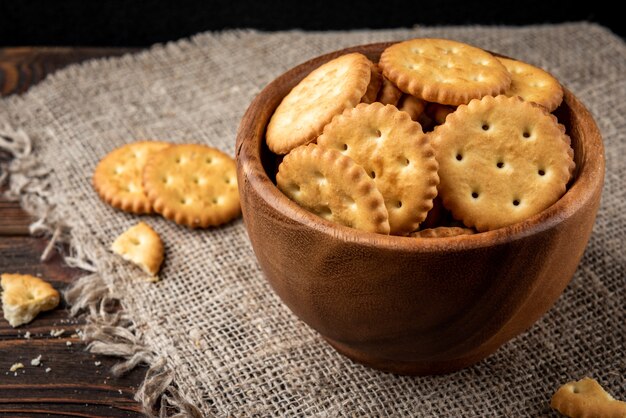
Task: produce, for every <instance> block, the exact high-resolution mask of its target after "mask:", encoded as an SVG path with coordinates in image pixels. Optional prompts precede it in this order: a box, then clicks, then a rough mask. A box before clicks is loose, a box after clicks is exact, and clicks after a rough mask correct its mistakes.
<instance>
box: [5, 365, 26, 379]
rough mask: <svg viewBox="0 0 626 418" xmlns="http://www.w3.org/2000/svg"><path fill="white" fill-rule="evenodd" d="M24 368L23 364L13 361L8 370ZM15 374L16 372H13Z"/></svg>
mask: <svg viewBox="0 0 626 418" xmlns="http://www.w3.org/2000/svg"><path fill="white" fill-rule="evenodd" d="M23 368H24V364H22V363H13V365H12V366H11V368H10V369H9V371H12V372H14V371H16V370H18V369H23ZM15 376H17V373H15Z"/></svg>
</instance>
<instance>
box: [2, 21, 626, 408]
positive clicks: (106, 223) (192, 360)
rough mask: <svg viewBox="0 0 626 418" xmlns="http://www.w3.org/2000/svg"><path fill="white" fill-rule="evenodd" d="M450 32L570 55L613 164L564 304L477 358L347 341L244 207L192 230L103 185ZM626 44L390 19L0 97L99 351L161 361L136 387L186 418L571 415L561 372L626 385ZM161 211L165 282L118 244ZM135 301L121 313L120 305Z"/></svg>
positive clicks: (106, 70)
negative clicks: (326, 59) (321, 82)
mask: <svg viewBox="0 0 626 418" xmlns="http://www.w3.org/2000/svg"><path fill="white" fill-rule="evenodd" d="M424 36H427V37H446V38H452V39H457V40H460V41H465V42H469V43H471V44H474V45H477V46H479V47H482V48H486V49H488V50H491V51H495V52H498V53H502V54H505V55H508V56H512V57H517V58H519V59H522V60H525V61H528V62H530V63H533V64H536V65H538V66H541V67H543V68H545V69H547V70H548V71H550V72H552V73H553V74H554V75H555V76H556V77H557V78H558V79H559V80H560V81H561V82H562V83H563V84H564V85H565V86H566V87H568V88H569V89H570V90H571V91H573V92H574V94H575V95H576V96H578V97H579V98H580V99H581V100H582V102H583V103H584V104H585V105H586V106H587V107H588V108H589V109H590V111H591V112H592V113H593V115H594V117H595V118H596V120H597V122H598V124H599V126H600V129H601V132H602V134H603V138H604V141H605V145H606V168H607V170H606V180H605V188H604V191H603V198H602V204H601V208H600V211H599V213H598V216H597V220H596V224H595V227H594V230H593V235H592V237H591V240H590V242H589V244H588V247H587V249H586V252H585V254H584V256H583V259H582V261H581V264H580V266H579V268H578V270H577V272H576V274H575V276H574V278H573V280H572V281H571V283H570V284H569V286H568V287H567V289H566V290H565V292H564V293H563V295H562V296H561V297H560V298H559V299H558V301H557V303H556V304H555V305H554V307H553V308H552V309H551V310H550V311H549V312H548V313H547V314H546V315H544V316H543V317H542V318H541V319H540V320H539V321H538V322H537V323H536V324H535V325H534V326H533V327H532V328H531V329H530V330H528V331H527V332H525V333H523V334H522V335H520V336H518V337H516V338H515V339H513V340H512V341H510V342H508V343H507V344H505V345H504V346H502V347H501V348H500V349H499V350H498V351H497V352H496V353H495V354H493V355H492V356H490V357H489V358H487V359H485V360H484V361H481V362H480V363H478V364H476V365H474V366H472V367H469V368H467V369H464V370H461V371H458V372H455V373H452V374H448V375H443V376H434V377H401V376H395V375H392V374H387V373H383V372H379V371H375V370H371V369H369V368H366V367H364V366H361V365H358V364H355V363H353V362H352V361H350V360H348V359H347V358H345V357H343V356H341V355H339V354H337V353H336V352H335V351H334V350H333V349H332V348H331V347H330V346H329V345H327V344H326V343H325V342H324V341H323V340H322V339H321V337H320V336H319V335H318V334H317V333H316V332H315V331H313V330H312V329H310V328H309V327H308V326H306V325H305V324H304V323H303V322H301V321H300V320H299V319H297V318H296V317H295V316H294V315H293V314H292V313H291V312H290V311H289V310H288V309H287V308H286V307H285V306H284V305H283V304H282V303H281V301H280V300H279V299H278V297H277V296H276V295H275V294H274V293H273V292H272V290H271V288H270V287H269V285H268V283H267V282H266V280H265V279H264V277H263V274H262V272H261V271H260V269H259V267H258V265H257V262H256V260H255V257H254V254H253V252H252V249H251V247H250V244H249V241H248V237H247V235H246V231H245V227H244V225H243V223H242V221H241V220H237V221H235V222H234V223H231V224H228V225H227V226H224V227H220V228H215V229H210V230H203V231H193V230H189V229H187V228H184V227H180V226H177V225H175V224H174V223H173V222H170V221H166V220H164V219H162V218H160V217H158V216H142V217H138V216H133V215H129V214H125V213H122V212H120V211H117V210H114V209H112V208H111V207H109V206H107V205H106V204H104V203H103V202H102V201H101V200H100V199H99V198H98V197H97V195H96V194H95V192H94V190H93V188H92V185H91V175H92V173H93V170H94V167H95V165H96V163H97V162H98V161H99V160H100V159H101V158H102V157H103V156H104V155H105V154H106V153H108V152H109V151H111V150H112V149H114V148H115V147H118V146H120V145H122V144H124V143H127V142H131V141H135V140H138V139H145V138H153V139H163V140H168V141H172V142H180V143H182V142H195V143H204V144H209V145H212V146H215V147H217V148H219V149H221V150H223V151H225V152H227V153H230V154H231V155H234V146H235V133H236V130H237V127H238V124H239V121H240V119H241V117H242V115H243V113H244V111H245V110H246V108H247V106H248V105H249V103H250V102H251V100H252V99H253V97H254V96H255V94H257V93H258V92H259V91H260V90H261V89H262V88H263V87H264V86H265V85H266V84H267V83H268V82H270V81H271V80H272V79H274V78H275V77H276V76H278V75H279V74H281V73H282V72H284V71H285V70H287V69H289V68H290V67H292V66H294V65H295V64H298V63H301V62H303V61H305V60H307V59H309V58H312V57H314V56H317V55H319V54H322V53H325V52H329V51H332V50H335V49H338V48H341V47H346V46H351V45H357V44H365V43H371V42H378V41H389V40H400V39H406V38H410V37H424ZM625 74H626V46H625V44H624V42H623V41H622V40H621V39H620V38H618V37H616V36H615V35H614V34H612V33H611V32H609V31H608V30H606V29H605V28H602V27H600V26H597V25H594V24H591V23H587V22H579V23H568V24H561V25H536V26H526V27H515V28H512V27H476V26H471V27H437V28H419V27H418V28H413V29H398V30H381V31H370V30H367V31H366V30H363V31H346V32H324V33H322V32H319V33H306V32H301V31H287V32H278V33H261V32H256V31H247V30H243V31H228V32H221V33H203V34H199V35H197V36H194V37H192V38H190V39H185V40H181V41H178V42H175V43H171V44H166V45H157V46H154V47H152V48H150V49H149V50H146V51H144V52H140V53H137V54H134V55H127V56H123V57H120V58H114V59H100V60H95V61H91V62H87V63H85V64H82V65H74V66H71V67H68V68H66V69H65V70H62V71H60V72H58V73H56V74H55V75H53V76H51V77H49V78H48V79H47V80H46V81H44V82H43V83H41V84H40V85H38V86H36V87H34V88H32V89H31V91H30V92H28V93H27V94H25V95H24V96H22V97H13V98H9V99H6V100H4V101H1V102H0V131H1V132H0V137H2V139H0V144H1V146H2V148H4V149H7V150H10V151H11V152H12V153H13V154H14V155H15V158H14V159H13V160H12V161H11V162H10V163H5V164H4V166H3V171H2V173H3V177H4V179H5V180H6V179H7V178H8V183H9V185H10V193H11V194H12V195H14V196H15V197H16V198H19V199H20V200H21V203H22V205H23V206H24V207H25V208H26V209H27V210H29V211H31V212H33V213H35V214H36V215H37V216H39V217H40V220H39V221H38V222H37V223H36V224H35V225H33V232H36V233H47V234H49V235H50V234H52V235H53V238H54V242H62V241H67V242H69V244H70V249H71V250H70V253H68V254H66V260H67V262H68V263H69V264H71V265H74V266H79V267H82V268H84V269H85V270H87V271H88V272H89V274H88V275H87V276H86V277H85V278H84V279H82V280H80V281H79V282H78V283H77V284H76V285H75V286H74V287H73V288H72V289H70V290H69V291H68V292H67V293H66V298H68V299H69V301H70V302H71V303H73V304H74V309H75V311H77V310H79V309H83V310H84V311H86V312H87V315H88V321H89V325H88V327H87V335H88V337H89V338H90V340H91V341H92V344H91V346H90V347H91V349H92V350H94V351H96V352H101V353H107V354H113V355H118V356H120V357H122V358H123V360H124V359H125V360H126V361H124V362H123V363H121V364H120V366H119V367H118V368H117V369H116V371H118V372H123V371H124V370H127V369H129V368H132V367H134V366H135V365H136V364H138V363H140V362H147V363H149V365H150V366H151V368H150V369H149V372H148V375H147V378H146V381H145V383H144V385H143V386H142V387H141V388H140V389H139V391H138V394H137V398H138V399H139V400H140V401H141V402H143V403H144V405H145V406H146V408H147V409H149V410H151V411H152V412H153V413H155V414H161V415H162V416H170V415H175V414H178V415H179V416H189V415H192V416H242V417H248V416H281V417H282V416H364V417H377V416H396V417H405V416H422V417H433V416H441V417H443V416H445V417H478V416H485V417H494V416H509V417H513V416H514V417H522V416H530V417H537V416H556V415H555V413H554V412H553V411H552V410H551V409H550V407H549V400H550V397H551V395H552V394H553V393H554V391H555V390H556V388H557V387H558V386H559V385H561V384H562V383H565V382H566V381H569V380H574V379H579V378H582V377H583V376H591V377H594V378H596V379H597V380H598V381H599V382H600V383H601V384H602V385H603V386H604V387H605V388H606V389H607V390H609V392H611V393H612V394H613V395H614V396H615V397H617V398H621V399H626V380H625V375H626V348H625V341H624V335H625V333H626V332H625V329H624V326H625V325H624V324H625V322H626V321H625V320H626V315H625V305H626V291H625V288H626V278H625V277H626V254H625V251H624V249H625V248H624V242H625V241H626V187H625V186H626V184H625V183H624V179H625V178H626V163H625V162H624V156H626V116H625V115H626V100H625V98H626V79H625V77H624V75H625ZM139 219H142V220H144V221H146V222H148V223H149V224H150V225H152V226H153V227H154V228H155V229H156V231H157V232H158V233H159V234H160V235H161V236H162V237H163V239H164V241H165V247H166V257H165V263H164V266H163V269H162V272H161V274H160V277H161V279H162V280H161V281H160V282H159V283H148V282H144V281H142V280H139V279H138V277H139V276H140V275H141V273H139V271H138V270H137V269H136V268H134V267H133V266H131V265H130V264H129V263H126V262H123V261H121V260H120V259H119V258H118V257H116V256H114V255H113V254H111V253H110V252H109V251H108V247H109V245H110V243H111V242H112V241H113V239H114V238H115V236H116V235H118V234H119V233H121V232H122V231H123V230H125V229H126V228H128V227H129V226H131V225H133V224H135V223H136V222H137V221H138V220H139ZM115 298H117V299H119V300H120V301H121V304H122V306H123V308H124V310H123V312H122V313H119V314H117V315H114V314H110V313H107V305H109V304H108V302H109V301H110V300H112V299H115Z"/></svg>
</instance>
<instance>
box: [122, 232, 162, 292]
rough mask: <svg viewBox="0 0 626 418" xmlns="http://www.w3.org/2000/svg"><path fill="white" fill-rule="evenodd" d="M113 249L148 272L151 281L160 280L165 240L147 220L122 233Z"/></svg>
mask: <svg viewBox="0 0 626 418" xmlns="http://www.w3.org/2000/svg"><path fill="white" fill-rule="evenodd" d="M111 251H113V252H114V253H115V254H118V255H119V256H121V257H122V258H123V259H125V260H128V261H130V262H132V263H134V264H135V265H137V266H138V267H140V268H141V269H142V270H143V271H145V272H146V273H148V274H149V275H150V281H157V280H158V279H157V273H158V272H159V269H160V268H161V263H162V262H163V242H162V241H161V237H160V236H159V234H157V233H156V232H155V231H154V229H152V228H151V227H150V226H149V225H148V224H146V223H145V222H139V223H138V224H136V225H134V226H132V227H130V228H128V229H127V230H126V231H124V232H123V233H122V234H120V235H119V236H118V237H117V238H116V239H115V241H113V244H111Z"/></svg>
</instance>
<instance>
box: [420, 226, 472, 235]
mask: <svg viewBox="0 0 626 418" xmlns="http://www.w3.org/2000/svg"><path fill="white" fill-rule="evenodd" d="M475 233H476V231H474V230H473V229H471V228H460V227H456V226H438V227H436V228H426V229H422V230H420V231H415V232H412V233H411V234H409V236H411V237H414V238H449V237H457V236H459V235H472V234H475Z"/></svg>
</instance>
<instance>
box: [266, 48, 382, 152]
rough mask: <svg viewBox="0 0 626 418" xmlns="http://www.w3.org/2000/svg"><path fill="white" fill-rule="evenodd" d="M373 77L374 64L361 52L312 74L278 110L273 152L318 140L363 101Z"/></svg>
mask: <svg viewBox="0 0 626 418" xmlns="http://www.w3.org/2000/svg"><path fill="white" fill-rule="evenodd" d="M371 74H372V69H371V61H370V60H369V59H367V57H366V56H365V55H363V54H360V53H351V54H345V55H341V56H339V57H337V58H335V59H333V60H331V61H329V62H327V63H325V64H323V65H321V66H320V67H318V68H317V69H315V70H313V71H311V72H310V73H309V74H308V75H307V76H306V77H304V79H303V80H302V81H300V82H299V83H298V84H297V85H296V86H295V87H294V88H293V89H292V90H291V91H290V92H289V93H288V94H287V95H286V96H285V97H284V98H283V100H282V101H281V103H280V104H279V105H278V107H277V108H276V110H275V111H274V114H273V115H272V117H271V119H270V121H269V123H268V125H267V131H266V142H267V146H268V147H269V149H270V150H271V151H272V152H274V153H276V154H287V153H288V152H289V151H290V150H292V149H293V148H295V147H297V146H299V145H304V144H308V143H309V142H311V141H313V140H315V138H316V137H317V136H318V135H319V134H320V133H321V132H322V129H323V128H324V125H326V124H327V123H328V122H330V120H331V119H332V118H333V116H335V115H338V114H339V113H341V112H343V110H344V109H346V108H351V107H354V106H356V105H357V104H358V103H359V102H360V101H361V98H362V97H363V96H364V95H365V93H366V91H367V87H368V85H369V84H370V78H371Z"/></svg>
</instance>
